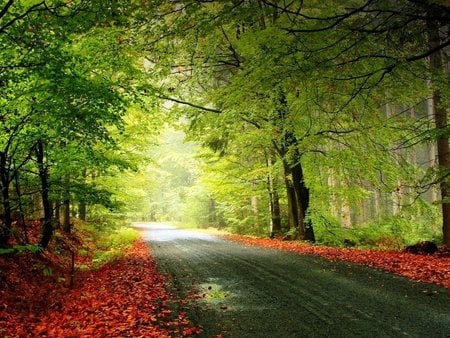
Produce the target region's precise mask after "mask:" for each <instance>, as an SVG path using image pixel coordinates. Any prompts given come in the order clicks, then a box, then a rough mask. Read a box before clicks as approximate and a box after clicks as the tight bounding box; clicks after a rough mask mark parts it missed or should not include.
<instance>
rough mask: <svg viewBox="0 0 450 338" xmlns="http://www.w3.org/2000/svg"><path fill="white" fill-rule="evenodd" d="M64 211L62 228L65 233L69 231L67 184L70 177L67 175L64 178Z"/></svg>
mask: <svg viewBox="0 0 450 338" xmlns="http://www.w3.org/2000/svg"><path fill="white" fill-rule="evenodd" d="M64 181H65V182H64V185H65V188H64V193H63V194H64V201H63V203H64V209H63V210H64V213H63V224H62V229H63V231H64V232H66V233H70V227H71V226H70V192H69V184H70V178H69V176H68V175H67V177H66V178H65V180H64Z"/></svg>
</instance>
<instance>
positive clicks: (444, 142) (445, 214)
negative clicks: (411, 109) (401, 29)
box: [428, 21, 450, 247]
mask: <svg viewBox="0 0 450 338" xmlns="http://www.w3.org/2000/svg"><path fill="white" fill-rule="evenodd" d="M428 31H429V32H428V34H429V44H430V47H431V48H436V47H438V46H439V45H440V36H439V30H438V28H437V26H436V23H435V22H432V21H428ZM447 35H448V32H447ZM442 59H443V58H442V51H441V50H439V51H437V52H435V53H433V54H432V55H430V70H431V72H440V71H441V70H444V65H443V64H442ZM433 106H434V121H435V124H436V134H437V135H438V136H437V157H438V164H439V167H440V168H441V170H442V171H443V172H445V171H447V170H449V168H450V149H449V136H448V132H446V130H448V129H447V128H448V117H447V111H446V107H445V104H444V103H443V102H442V93H441V90H440V88H438V87H434V89H433ZM440 188H441V197H442V233H443V242H444V244H445V245H446V246H447V247H450V182H449V180H448V178H443V179H442V180H441V183H440Z"/></svg>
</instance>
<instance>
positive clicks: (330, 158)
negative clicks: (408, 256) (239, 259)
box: [0, 0, 450, 247]
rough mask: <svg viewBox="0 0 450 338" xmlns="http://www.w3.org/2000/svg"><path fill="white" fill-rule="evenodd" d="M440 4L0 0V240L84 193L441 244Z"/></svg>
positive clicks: (102, 200)
mask: <svg viewBox="0 0 450 338" xmlns="http://www.w3.org/2000/svg"><path fill="white" fill-rule="evenodd" d="M449 12H450V7H449V6H448V3H447V2H446V1H438V0H436V1H431V0H429V1H414V0H396V1H381V0H377V1H376V0H354V1H351V2H348V1H346V2H343V1H339V0H335V1H328V2H320V1H315V0H311V1H298V2H296V1H292V2H286V1H279V0H270V1H265V0H244V1H178V2H167V1H162V0H161V1H152V2H148V1H144V0H142V1H131V2H130V3H128V4H123V3H120V2H118V1H109V2H108V4H107V5H101V4H99V3H98V2H97V1H70V2H66V1H43V2H36V1H26V0H21V1H11V0H10V1H3V2H2V3H1V5H0V45H1V47H2V48H1V49H0V122H1V124H0V129H1V130H2V133H1V135H0V178H1V189H2V199H1V201H2V206H1V207H0V210H1V214H2V224H3V225H2V227H1V231H0V245H1V246H7V244H8V241H9V239H10V237H11V231H12V229H13V224H14V222H18V221H19V219H20V220H21V221H22V222H23V220H24V219H25V218H27V217H33V214H34V215H37V214H39V217H42V223H43V229H44V230H45V231H44V235H43V238H42V241H41V245H42V246H44V247H45V246H46V244H47V243H48V240H49V239H50V237H51V233H52V229H53V228H54V227H55V226H57V223H58V222H59V220H60V217H59V216H60V215H59V213H60V209H61V212H63V213H64V217H63V223H64V224H63V226H64V228H65V229H66V230H67V231H69V230H70V213H69V211H70V210H72V213H73V214H77V215H78V216H79V217H81V218H85V217H86V206H90V207H89V208H88V209H87V210H88V211H87V212H88V214H89V213H90V215H91V216H94V215H97V216H98V214H99V213H102V212H104V211H105V210H114V212H115V214H116V215H127V216H128V217H130V218H136V215H139V216H140V217H142V218H148V219H153V220H156V219H172V220H178V221H180V220H184V219H189V221H190V222H193V223H197V224H201V225H202V226H211V225H212V226H218V227H224V226H228V227H230V228H232V229H233V230H234V231H238V232H241V233H250V234H258V235H271V236H278V235H282V234H285V233H289V236H292V237H295V238H299V239H303V240H309V241H319V242H323V243H333V244H339V243H340V244H342V243H344V240H347V241H356V239H357V238H361V237H364V236H365V237H368V236H369V235H368V233H365V231H368V230H367V229H372V230H371V231H372V232H374V231H375V230H373V229H374V228H376V227H373V226H372V225H373V224H382V226H379V227H378V228H377V229H382V230H380V232H382V231H384V232H386V233H387V234H389V235H390V236H391V238H396V239H395V240H394V241H397V242H396V243H394V244H396V245H402V244H408V243H407V242H408V241H412V240H416V239H421V238H422V237H424V236H428V237H430V236H431V237H433V236H434V237H437V236H438V235H437V234H438V233H439V232H440V233H441V234H442V235H439V237H441V238H442V241H443V243H445V244H446V245H450V201H449V198H450V196H449V194H450V187H449V184H450V183H449V179H450V176H449V173H450V155H449V139H448V135H449V134H450V129H449V126H448V109H449V108H448V102H449V77H448V64H449V63H448V51H449V44H450V40H449V34H448V32H449V31H448V27H449V24H450V22H449V17H450V15H449V14H450V13H449ZM165 122H166V123H165ZM167 123H169V124H172V125H173V126H175V125H176V126H177V128H178V129H179V130H183V131H184V133H185V134H186V137H187V138H188V139H189V140H190V141H191V142H195V144H197V146H193V145H192V144H190V143H189V144H184V145H183V144H182V142H181V140H180V137H181V136H180V135H181V134H179V133H180V131H178V132H175V131H172V132H169V133H163V127H164V128H166V126H167ZM160 134H161V135H165V139H164V140H163V139H162V138H161V137H160V140H159V141H160V142H159V143H161V140H163V141H162V143H163V145H164V146H163V147H160V148H159V149H158V148H157V144H158V137H159V136H158V135H160ZM167 142H169V143H168V144H169V145H167ZM438 192H440V195H439V194H438ZM38 205H40V206H39V207H38ZM100 205H102V207H100ZM139 210H140V211H139ZM17 215H21V216H20V217H19V219H18V216H17ZM183 215H184V216H183ZM439 215H440V216H439ZM183 217H185V218H183ZM441 226H443V230H440V229H439V228H440V227H441ZM377 231H378V230H377ZM361 232H364V236H359V235H358V234H360V233H361ZM401 234H408V235H401ZM377 236H378V235H377ZM402 236H403V238H400V237H402ZM378 237H383V236H378ZM429 239H435V238H429ZM366 242H367V243H365V242H364V243H363V242H362V243H361V244H371V243H369V242H370V241H369V240H367V241H366ZM375 242H376V241H375ZM372 244H376V243H372Z"/></svg>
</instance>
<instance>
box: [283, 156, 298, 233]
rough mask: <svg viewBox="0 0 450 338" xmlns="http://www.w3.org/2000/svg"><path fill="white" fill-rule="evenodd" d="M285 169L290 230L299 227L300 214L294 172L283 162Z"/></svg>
mask: <svg viewBox="0 0 450 338" xmlns="http://www.w3.org/2000/svg"><path fill="white" fill-rule="evenodd" d="M283 167H284V183H285V185H286V198H287V202H288V205H287V207H288V210H287V214H288V222H289V229H295V228H297V225H298V212H297V202H296V197H295V189H294V184H293V182H292V172H291V168H290V167H289V165H288V164H287V163H285V161H283Z"/></svg>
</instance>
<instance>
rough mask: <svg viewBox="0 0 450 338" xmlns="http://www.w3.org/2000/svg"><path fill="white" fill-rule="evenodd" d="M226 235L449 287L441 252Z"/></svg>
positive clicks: (448, 266)
mask: <svg viewBox="0 0 450 338" xmlns="http://www.w3.org/2000/svg"><path fill="white" fill-rule="evenodd" d="M226 237H227V238H230V239H233V240H238V241H241V242H244V243H246V244H248V245H258V246H263V247H268V248H273V249H278V250H285V251H290V252H295V253H298V254H311V255H317V256H321V257H325V258H327V259H330V260H341V261H348V262H353V263H358V264H364V265H367V266H370V267H374V268H377V269H381V270H385V271H390V272H393V273H395V274H398V275H402V276H405V277H407V278H410V279H412V280H416V281H419V282H425V283H434V284H437V285H442V286H444V287H446V288H447V289H450V255H449V253H448V252H444V251H441V252H439V253H435V254H433V255H415V254H411V253H408V252H405V251H401V250H364V249H353V248H352V249H350V248H331V247H324V246H316V245H312V244H306V243H304V242H298V241H282V240H279V239H266V238H252V237H242V236H236V235H226Z"/></svg>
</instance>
